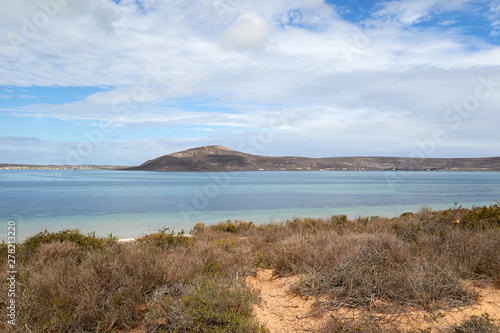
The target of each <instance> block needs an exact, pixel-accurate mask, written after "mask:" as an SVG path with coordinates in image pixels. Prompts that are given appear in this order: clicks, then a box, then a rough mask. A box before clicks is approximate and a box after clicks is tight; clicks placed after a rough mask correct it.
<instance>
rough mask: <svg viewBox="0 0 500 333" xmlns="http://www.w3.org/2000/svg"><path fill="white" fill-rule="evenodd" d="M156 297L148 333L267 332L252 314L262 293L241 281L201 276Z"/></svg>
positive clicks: (151, 311)
mask: <svg viewBox="0 0 500 333" xmlns="http://www.w3.org/2000/svg"><path fill="white" fill-rule="evenodd" d="M159 294H160V295H159ZM155 296H156V297H154V299H153V302H152V305H151V310H150V311H149V313H148V314H147V316H146V320H145V324H144V326H145V329H146V330H147V332H242V333H243V332H267V330H265V329H264V328H263V327H262V326H260V325H259V324H258V323H257V322H256V321H255V320H254V318H253V314H252V311H253V306H254V305H256V304H258V303H259V302H260V298H259V294H258V292H257V291H255V290H253V289H251V288H249V287H247V286H246V285H245V283H244V281H243V280H241V279H239V280H238V279H228V278H217V277H215V276H206V277H200V278H197V279H195V280H193V281H192V282H191V283H189V284H188V285H181V286H177V288H163V289H161V291H160V292H159V293H156V294H155Z"/></svg>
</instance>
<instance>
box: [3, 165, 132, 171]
mask: <svg viewBox="0 0 500 333" xmlns="http://www.w3.org/2000/svg"><path fill="white" fill-rule="evenodd" d="M127 168H129V167H128V166H120V165H36V164H0V170H123V169H127Z"/></svg>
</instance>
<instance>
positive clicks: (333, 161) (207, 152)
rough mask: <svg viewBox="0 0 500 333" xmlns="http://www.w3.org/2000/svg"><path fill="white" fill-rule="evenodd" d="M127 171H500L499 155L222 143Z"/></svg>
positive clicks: (158, 159)
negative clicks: (282, 151) (295, 149)
mask: <svg viewBox="0 0 500 333" xmlns="http://www.w3.org/2000/svg"><path fill="white" fill-rule="evenodd" d="M126 170H144V171H258V170H266V171H267V170H270V171H276V170H282V171H284V170H325V171H329V170H415V171H425V170H456V171H500V157H489V158H409V157H327V158H309V157H297V156H281V157H273V156H260V155H251V154H246V153H242V152H239V151H235V150H231V149H228V148H225V147H222V146H204V147H198V148H193V149H188V150H185V151H181V152H177V153H173V154H169V155H164V156H161V157H158V158H155V159H152V160H149V161H147V162H145V163H143V164H141V165H140V166H137V167H132V168H128V169H126Z"/></svg>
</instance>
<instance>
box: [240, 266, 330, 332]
mask: <svg viewBox="0 0 500 333" xmlns="http://www.w3.org/2000/svg"><path fill="white" fill-rule="evenodd" d="M272 272H273V271H272V270H271V269H259V270H258V272H257V276H256V277H254V276H249V277H247V283H248V284H250V285H251V286H253V287H254V288H256V289H259V290H260V291H261V297H262V304H261V306H260V307H255V309H254V313H255V316H256V317H257V319H258V320H259V321H260V322H261V323H263V324H265V325H266V327H267V328H268V329H269V330H271V332H273V333H274V332H279V333H292V332H311V331H315V330H317V329H318V328H320V327H321V326H323V324H324V321H323V320H322V319H317V318H311V317H307V314H308V313H309V312H310V311H311V309H312V305H313V304H314V299H312V298H309V299H307V298H303V297H300V296H294V295H291V294H290V292H289V289H290V287H291V285H292V284H293V283H295V282H296V281H297V280H298V277H296V276H293V277H285V278H273V276H272Z"/></svg>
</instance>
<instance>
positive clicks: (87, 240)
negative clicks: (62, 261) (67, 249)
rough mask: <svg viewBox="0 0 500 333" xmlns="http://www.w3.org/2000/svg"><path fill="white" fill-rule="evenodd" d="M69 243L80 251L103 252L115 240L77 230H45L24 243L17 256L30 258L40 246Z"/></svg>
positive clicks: (112, 237) (110, 237)
mask: <svg viewBox="0 0 500 333" xmlns="http://www.w3.org/2000/svg"><path fill="white" fill-rule="evenodd" d="M64 241H67V242H70V243H73V244H75V245H77V246H78V247H79V248H80V249H81V250H82V251H84V252H88V251H93V250H103V249H104V248H106V247H108V246H112V245H114V244H116V242H117V238H116V237H114V236H112V235H109V237H107V238H103V237H97V236H96V235H95V232H94V233H89V234H88V235H83V234H82V233H81V232H80V231H79V230H78V229H74V230H62V231H59V232H56V233H54V232H49V231H47V230H45V231H42V232H39V233H38V234H36V235H35V236H32V237H30V238H28V239H26V240H25V241H24V243H23V244H22V246H21V251H20V252H19V255H20V257H21V259H26V258H27V257H29V256H31V255H32V254H33V253H34V252H35V251H36V250H37V248H38V247H39V246H40V245H41V244H49V243H54V242H60V243H61V242H64Z"/></svg>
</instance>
